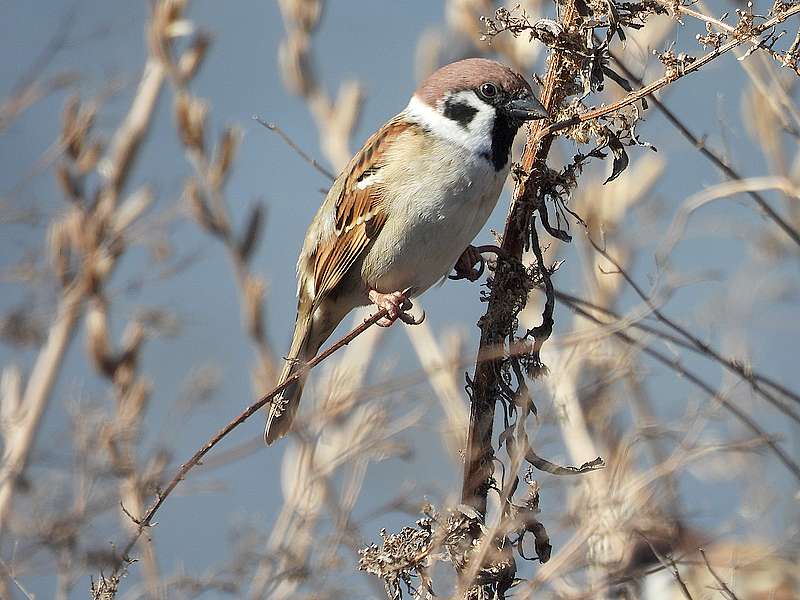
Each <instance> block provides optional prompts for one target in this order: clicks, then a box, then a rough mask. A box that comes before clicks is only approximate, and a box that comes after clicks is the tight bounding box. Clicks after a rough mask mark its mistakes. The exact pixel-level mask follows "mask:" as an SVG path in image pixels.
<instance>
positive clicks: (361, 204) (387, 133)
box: [314, 119, 413, 302]
mask: <svg viewBox="0 0 800 600" xmlns="http://www.w3.org/2000/svg"><path fill="white" fill-rule="evenodd" d="M412 126H413V125H412V124H410V123H407V122H405V121H400V120H398V119H393V120H391V121H389V122H388V123H387V124H386V125H384V126H383V127H382V128H381V129H380V130H379V131H378V132H376V133H375V134H373V135H372V137H370V138H369V139H368V140H367V142H366V143H365V144H364V147H363V148H361V150H360V151H359V152H358V154H356V155H355V156H354V157H353V159H352V160H351V161H350V164H349V165H348V166H347V168H346V169H345V171H344V173H345V174H344V175H343V176H344V178H345V179H344V182H343V185H342V187H341V193H340V195H339V197H338V199H337V200H336V209H335V210H336V227H335V235H334V236H333V237H332V238H331V239H330V240H329V241H328V242H327V243H323V244H321V245H320V246H319V247H318V248H317V252H316V257H315V260H314V290H315V294H314V296H315V298H314V300H315V302H319V301H320V299H321V298H322V297H323V296H325V295H326V294H327V293H329V292H330V291H331V290H332V289H334V288H335V287H336V285H338V283H339V282H340V281H341V280H342V278H343V277H344V276H345V274H346V273H347V271H348V270H349V269H350V267H352V266H353V264H354V263H355V262H356V261H357V260H358V258H359V256H360V255H361V253H362V252H364V250H365V249H366V248H367V246H369V243H370V242H371V241H372V240H373V239H374V238H375V237H376V236H377V235H378V233H380V231H381V228H382V227H383V224H384V223H385V222H386V211H385V206H384V198H383V193H382V186H381V184H380V170H381V168H382V167H383V166H384V165H385V164H386V162H385V161H386V151H387V149H388V148H389V147H390V146H391V144H392V142H393V141H395V140H396V139H397V136H398V135H400V134H401V133H402V132H403V131H405V130H406V129H408V128H409V127H412ZM372 176H375V180H376V183H375V184H369V182H368V181H367V178H369V177H372ZM362 182H364V183H366V184H369V185H362V186H359V183H362Z"/></svg>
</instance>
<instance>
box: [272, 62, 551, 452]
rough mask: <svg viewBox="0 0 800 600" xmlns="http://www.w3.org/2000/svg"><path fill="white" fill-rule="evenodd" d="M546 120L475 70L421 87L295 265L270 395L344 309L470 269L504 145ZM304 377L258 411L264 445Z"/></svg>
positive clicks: (518, 92) (505, 156)
mask: <svg viewBox="0 0 800 600" xmlns="http://www.w3.org/2000/svg"><path fill="white" fill-rule="evenodd" d="M545 117H547V111H546V110H545V108H544V106H542V104H541V103H540V102H539V100H537V99H536V97H535V96H534V94H533V92H532V90H531V87H530V85H529V84H528V82H527V81H525V79H524V78H523V77H522V76H521V75H520V74H518V73H517V72H516V71H514V70H513V69H511V68H509V67H507V66H505V65H503V64H500V63H498V62H495V61H492V60H487V59H483V58H471V59H466V60H460V61H458V62H454V63H451V64H448V65H446V66H444V67H442V68H440V69H439V70H438V71H436V72H434V73H433V74H432V75H430V76H429V77H428V78H427V79H425V80H424V81H423V82H422V83H421V84H420V86H419V87H418V88H417V90H416V91H415V92H414V94H413V96H412V97H411V100H410V101H409V103H408V105H407V106H406V107H405V109H404V110H403V111H402V112H401V113H400V114H398V115H397V116H395V117H394V118H392V119H391V120H389V121H388V122H387V123H386V124H385V125H384V126H383V127H381V128H380V129H379V130H378V131H377V132H376V133H375V134H373V135H372V136H371V137H370V138H369V139H368V140H367V141H366V143H365V144H364V146H363V147H362V148H361V150H359V151H358V153H357V154H356V155H355V156H354V157H353V158H352V160H351V161H350V163H349V164H348V165H347V167H345V169H344V170H343V171H342V172H341V174H340V175H339V176H338V177H337V178H336V180H335V181H334V183H333V185H332V186H331V189H330V191H329V192H328V194H327V196H326V198H325V201H324V202H323V204H322V206H321V207H320V209H319V210H318V211H317V213H316V215H315V216H314V219H313V221H312V222H311V225H310V226H309V228H308V231H307V233H306V237H305V241H304V243H303V249H302V251H301V252H300V257H299V259H298V261H297V282H298V285H297V297H298V302H297V317H296V320H295V328H294V336H293V338H292V344H291V347H290V349H289V353H288V355H287V360H286V364H285V366H284V368H283V371H282V373H281V377H280V383H284V382H286V380H287V379H288V378H290V377H291V376H292V375H293V374H294V373H296V372H297V370H298V369H299V368H301V366H302V365H303V364H304V363H305V362H307V361H309V360H311V359H312V358H313V357H314V356H315V355H316V353H317V351H318V350H319V348H320V346H321V345H322V344H323V343H324V342H325V340H326V339H327V338H328V337H329V336H330V335H331V334H332V333H333V330H334V329H335V328H336V326H337V325H338V324H339V322H341V321H342V319H344V317H345V316H346V315H347V314H348V313H349V312H350V311H351V310H353V309H354V308H355V307H357V306H363V305H367V304H370V303H372V304H375V305H376V306H378V307H379V308H382V309H386V311H387V316H386V317H385V318H384V319H382V320H381V321H380V322H379V323H378V324H379V325H383V326H388V325H391V324H392V323H393V322H394V321H395V320H396V319H397V318H398V317H400V316H402V315H403V313H404V311H405V310H406V309H407V308H408V307H409V300H410V299H411V298H414V297H416V296H418V295H419V294H421V293H422V292H424V291H425V290H427V289H428V288H430V287H431V286H433V285H434V284H436V283H437V282H439V281H442V280H443V279H444V278H445V277H446V276H447V274H448V273H449V272H450V271H451V270H452V269H453V268H454V266H455V267H457V272H467V273H469V272H471V271H473V269H472V267H473V266H474V265H475V263H476V262H477V260H478V259H479V258H480V255H479V254H478V252H477V250H476V248H475V247H474V246H471V245H470V243H471V242H472V240H473V239H474V238H475V236H476V235H477V234H478V232H479V231H480V230H481V228H482V227H483V226H484V225H485V224H486V221H487V220H488V218H489V215H490V214H491V212H492V210H493V209H494V207H495V205H496V204H497V200H498V198H499V197H500V192H501V191H502V188H503V185H504V183H505V180H506V178H507V176H508V172H509V170H510V166H511V157H510V154H511V145H512V143H513V141H514V137H515V135H516V133H517V131H518V129H519V128H520V127H521V126H522V124H523V123H524V122H525V121H528V120H532V119H542V118H545ZM304 380H305V376H304V375H303V376H301V377H300V378H299V379H297V380H296V381H293V382H291V383H290V384H289V385H288V386H287V387H286V388H285V389H284V390H283V391H282V392H281V393H280V394H279V395H277V396H276V397H275V399H274V400H273V402H272V403H271V404H270V405H269V408H268V410H269V415H268V417H267V426H266V429H265V431H264V439H265V441H266V443H267V444H268V445H269V444H272V443H273V442H275V441H276V440H278V439H280V438H281V437H283V436H284V435H286V433H287V432H288V431H289V428H290V426H291V424H292V420H293V419H294V416H295V413H296V412H297V407H298V405H299V402H300V396H301V394H302V391H303V384H304Z"/></svg>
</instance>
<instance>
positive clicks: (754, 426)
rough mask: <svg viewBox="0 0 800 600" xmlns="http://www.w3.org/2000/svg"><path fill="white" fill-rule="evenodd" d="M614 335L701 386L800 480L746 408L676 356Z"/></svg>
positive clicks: (585, 314)
mask: <svg viewBox="0 0 800 600" xmlns="http://www.w3.org/2000/svg"><path fill="white" fill-rule="evenodd" d="M572 309H573V310H574V311H576V312H577V313H578V314H580V315H581V316H583V317H585V318H587V319H589V320H590V321H592V322H594V323H597V324H600V325H602V324H603V321H602V320H600V319H598V318H597V317H595V316H594V315H592V314H591V313H590V312H588V311H586V310H584V309H582V308H579V307H577V306H573V307H572ZM612 333H613V335H615V336H616V337H618V338H619V339H620V340H622V341H623V342H624V343H626V344H628V345H630V346H634V347H637V348H640V349H641V351H642V352H644V353H645V354H647V355H648V356H650V357H651V358H653V359H655V360H656V361H657V362H659V363H661V364H662V365H664V366H666V367H668V368H670V369H673V370H674V371H676V372H678V373H680V374H681V375H682V376H683V377H684V378H685V379H686V380H687V381H689V382H690V383H692V384H693V385H694V386H695V387H697V388H699V389H700V390H702V391H703V392H705V394H706V395H708V396H709V397H710V398H711V399H712V400H714V401H716V402H718V403H719V404H720V406H722V407H723V408H725V409H726V410H727V411H728V412H730V413H731V414H733V416H734V417H736V419H738V420H739V422H741V423H742V425H744V426H745V427H747V428H748V429H749V430H750V431H752V432H753V433H754V434H756V435H757V436H760V437H762V438H763V439H764V443H765V444H766V445H767V446H768V447H769V448H770V450H772V452H773V453H774V454H775V455H776V456H777V457H778V459H779V460H780V461H781V462H782V463H783V464H784V466H785V467H786V468H787V469H788V470H789V471H790V472H791V473H792V475H794V476H795V478H796V479H797V480H798V481H800V465H798V464H797V463H796V462H795V461H794V460H793V459H792V458H791V457H790V456H789V455H788V454H787V453H786V452H785V451H784V450H783V448H781V447H780V446H779V445H778V444H777V443H776V442H775V441H774V440H773V439H772V438H771V437H770V436H768V435H767V433H766V432H765V431H764V430H763V429H761V426H760V425H759V424H758V423H757V422H756V421H755V420H753V419H752V417H750V415H748V414H747V412H745V411H744V410H742V409H741V408H739V407H738V406H736V405H735V404H734V403H733V402H731V401H730V400H728V399H727V398H725V397H724V396H723V395H722V394H721V393H719V392H717V391H715V390H714V388H712V387H711V386H710V385H709V384H708V383H706V382H705V381H703V380H702V379H701V378H700V376H699V375H697V374H696V373H694V372H693V371H690V370H688V369H687V368H685V367H683V366H682V365H680V364H679V363H678V362H676V361H675V359H674V358H672V357H670V356H669V355H667V354H664V353H663V352H660V351H658V350H655V349H654V348H651V347H649V346H646V345H644V344H643V343H642V342H641V341H640V340H637V339H635V338H633V337H632V336H630V335H628V334H627V333H625V332H623V331H613V332H612Z"/></svg>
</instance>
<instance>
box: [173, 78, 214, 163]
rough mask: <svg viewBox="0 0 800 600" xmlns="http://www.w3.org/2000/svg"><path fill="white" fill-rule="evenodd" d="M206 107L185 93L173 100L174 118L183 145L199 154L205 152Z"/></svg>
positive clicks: (197, 99)
mask: <svg viewBox="0 0 800 600" xmlns="http://www.w3.org/2000/svg"><path fill="white" fill-rule="evenodd" d="M207 114H208V105H207V104H206V103H205V102H203V101H202V100H200V99H199V98H196V97H194V96H191V95H189V94H188V93H186V92H181V93H179V94H178V96H177V97H176V98H175V118H176V119H177V121H178V133H179V134H180V137H181V142H183V145H184V146H186V147H187V148H189V149H191V150H195V151H197V152H200V153H204V152H205V130H206V115H207Z"/></svg>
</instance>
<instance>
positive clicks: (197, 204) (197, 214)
mask: <svg viewBox="0 0 800 600" xmlns="http://www.w3.org/2000/svg"><path fill="white" fill-rule="evenodd" d="M183 193H184V196H185V197H186V201H187V202H188V204H189V210H190V211H191V213H192V217H193V218H194V220H195V221H196V222H197V224H198V225H200V227H202V228H203V229H204V230H205V231H207V232H208V233H212V234H214V235H219V234H220V232H221V229H220V227H219V224H218V223H217V220H216V218H215V217H214V214H213V213H212V212H211V209H210V208H209V207H208V203H207V202H206V200H205V198H204V197H203V193H202V192H201V191H200V186H199V185H198V184H197V181H196V180H195V179H189V180H188V181H187V182H186V186H185V187H184V190H183Z"/></svg>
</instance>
